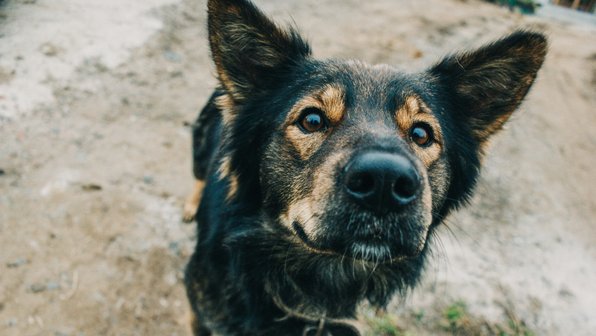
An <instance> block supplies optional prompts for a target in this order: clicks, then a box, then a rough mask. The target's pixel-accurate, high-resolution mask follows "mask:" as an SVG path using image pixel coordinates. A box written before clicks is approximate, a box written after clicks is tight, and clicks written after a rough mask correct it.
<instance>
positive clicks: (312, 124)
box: [298, 107, 327, 133]
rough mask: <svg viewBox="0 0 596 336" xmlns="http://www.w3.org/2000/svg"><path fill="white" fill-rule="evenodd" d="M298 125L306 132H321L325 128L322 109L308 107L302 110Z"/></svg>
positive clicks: (325, 123) (325, 122)
mask: <svg viewBox="0 0 596 336" xmlns="http://www.w3.org/2000/svg"><path fill="white" fill-rule="evenodd" d="M298 125H299V126H300V128H301V129H302V130H303V131H304V132H306V133H314V132H322V131H325V130H326V129H327V120H326V119H325V117H324V116H323V111H321V110H319V109H318V108H314V107H309V108H307V109H305V110H304V111H303V112H302V116H301V117H300V119H299V120H298Z"/></svg>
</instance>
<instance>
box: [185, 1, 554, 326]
mask: <svg viewBox="0 0 596 336" xmlns="http://www.w3.org/2000/svg"><path fill="white" fill-rule="evenodd" d="M209 35H210V42H211V49H212V54H213V58H214V61H215V63H216V66H217V71H218V77H219V80H220V83H221V88H220V89H218V90H216V92H215V93H214V94H213V96H212V97H211V99H210V101H209V102H208V103H207V106H206V107H205V108H204V109H203V111H202V112H201V114H200V115H199V118H198V119H197V123H196V125H195V128H194V132H193V139H194V143H193V148H194V159H195V163H194V164H195V176H196V177H197V179H200V180H205V181H206V186H205V189H204V191H203V198H202V201H201V203H200V206H199V209H198V212H197V217H196V218H197V222H198V242H197V247H196V251H195V253H194V255H193V256H192V258H191V261H190V263H189V265H188V267H187V270H186V286H187V292H188V297H189V300H190V303H191V306H192V310H193V313H194V315H195V317H196V320H197V326H195V333H196V334H201V335H203V334H206V335H208V334H209V333H210V331H215V332H217V333H219V334H225V335H302V334H303V332H304V331H305V330H306V331H308V330H310V332H311V334H313V335H314V334H315V333H316V332H317V331H318V329H319V323H320V321H321V320H323V321H324V325H323V329H324V330H325V332H328V333H329V334H331V335H358V331H357V330H356V329H355V328H353V327H352V326H350V325H349V324H346V323H343V322H342V321H340V320H341V319H350V318H354V317H355V316H354V315H355V312H356V307H357V305H358V303H360V302H362V301H365V300H366V301H368V302H370V303H371V304H372V305H374V306H378V307H384V306H385V305H386V304H387V303H388V302H389V300H390V299H391V298H392V297H393V295H394V294H396V293H404V292H405V291H406V290H407V289H408V288H411V287H413V286H415V285H416V283H417V281H418V279H419V278H420V275H421V273H422V270H423V267H424V263H425V258H426V256H427V254H428V250H429V249H430V248H431V245H430V240H431V238H430V237H432V235H433V231H434V229H435V227H436V226H437V225H439V224H440V223H441V222H442V221H443V220H444V218H445V217H446V216H447V215H448V213H449V212H450V211H452V210H453V209H455V208H457V207H458V206H459V205H460V204H462V202H465V201H466V200H467V199H468V198H469V196H470V194H471V192H472V190H473V187H474V184H475V182H476V179H477V176H478V172H479V169H480V159H481V156H482V154H483V153H482V148H483V145H484V144H485V142H486V141H487V139H488V138H489V137H490V135H492V134H493V133H494V132H495V131H497V130H498V129H499V128H500V127H501V126H502V124H503V123H504V122H505V121H506V120H507V118H508V116H509V115H510V114H511V113H512V112H513V111H514V110H515V108H516V107H517V106H518V105H519V104H520V102H521V101H522V99H523V97H524V96H525V94H526V93H527V91H528V89H529V87H530V86H531V84H532V82H533V80H534V78H535V76H536V72H537V71H538V69H539V68H540V66H541V64H542V61H543V59H544V56H545V53H546V40H545V38H544V37H543V36H542V35H540V34H537V33H531V32H516V33H514V34H512V35H510V36H508V37H506V38H504V39H503V40H500V41H497V42H495V43H493V44H491V45H489V46H487V47H484V48H481V49H479V50H477V51H473V52H469V53H465V54H459V55H454V56H450V57H447V58H445V59H444V60H443V61H442V62H440V63H439V64H437V65H436V66H434V67H432V68H431V69H430V70H428V71H426V72H423V73H419V74H415V75H408V74H402V73H399V72H397V71H395V70H394V69H392V68H390V67H371V66H368V65H365V64H361V63H357V62H343V61H334V60H331V61H318V60H315V59H312V58H311V57H310V48H309V46H308V45H307V44H306V43H305V42H304V41H303V40H302V39H301V38H300V36H299V35H298V34H297V33H296V32H294V31H289V32H288V31H284V30H281V29H279V28H278V27H277V26H275V25H274V24H273V23H272V22H271V21H269V20H268V19H267V18H266V17H265V16H264V15H263V14H262V13H261V12H259V11H258V9H256V8H255V7H254V5H252V4H251V3H249V2H248V1H245V0H219V1H218V0H211V1H209ZM329 85H335V86H338V87H341V88H342V92H343V94H344V103H345V115H344V117H343V119H342V121H341V123H339V124H338V125H335V126H334V128H333V130H332V131H331V132H329V133H328V134H326V135H325V136H326V138H325V141H324V142H323V143H322V144H320V146H319V147H318V149H317V150H315V151H314V152H313V153H312V154H310V156H308V157H306V158H305V157H303V156H301V155H300V153H299V150H297V149H296V148H294V147H292V145H291V144H290V142H291V141H290V140H288V138H287V134H286V133H284V130H285V128H284V127H286V126H284V125H286V124H284V123H285V122H286V118H287V116H288V113H289V111H290V110H291V109H292V108H293V107H294V106H295V105H296V104H297V103H298V102H299V101H300V100H301V99H302V98H303V97H304V96H305V95H308V94H309V92H313V90H315V91H316V90H319V89H320V88H324V87H327V86H329ZM410 96H416V97H419V99H420V100H421V101H422V102H423V103H424V104H425V105H426V106H427V107H428V109H429V110H430V111H432V115H433V118H434V120H436V123H437V126H436V127H440V131H441V133H442V144H441V146H442V147H441V151H440V153H439V154H437V157H436V158H434V161H433V162H432V163H431V164H429V165H428V166H424V165H423V164H422V163H421V162H422V161H421V159H420V158H419V157H418V155H419V154H417V152H416V151H415V150H413V149H412V147H411V144H409V142H408V141H409V140H408V139H405V138H404V137H403V136H400V135H399V133H398V130H397V126H396V125H395V119H394V113H395V111H396V110H397V109H398V108H400V106H402V105H404V104H405V101H406V99H407V98H408V97H410ZM373 124H374V126H373ZM379 125H381V126H379ZM373 127H374V128H375V130H376V131H378V130H379V127H380V129H381V131H387V133H384V134H389V135H383V136H382V137H381V136H378V135H376V134H377V133H375V132H372V130H373ZM370 149H374V150H382V151H387V152H390V153H396V154H399V155H401V156H403V157H406V158H408V159H409V160H411V161H412V162H414V163H415V164H416V167H417V169H418V170H419V171H420V172H421V175H423V176H426V180H425V181H426V182H425V183H427V184H428V187H429V188H430V190H431V192H432V209H426V210H424V209H423V204H422V201H420V202H417V203H415V206H414V205H413V206H412V210H408V211H407V212H406V213H405V214H389V215H387V216H385V217H379V216H376V215H373V214H371V213H369V212H366V211H364V210H362V209H360V208H358V207H356V206H349V205H347V204H348V203H347V202H349V201H348V200H346V199H345V197H344V196H342V194H341V193H339V192H335V191H333V190H335V189H334V188H336V186H337V185H336V184H337V183H338V182H330V183H331V184H330V186H329V188H330V190H332V192H329V194H328V195H327V194H326V195H327V196H328V197H327V198H326V199H327V200H328V204H327V205H326V208H325V209H326V211H325V213H324V214H320V216H319V217H318V218H317V220H318V225H317V228H316V230H317V231H316V235H315V236H314V238H313V234H312V233H310V234H307V233H305V231H304V229H303V225H305V223H298V222H294V223H292V224H293V226H288V225H284V224H282V223H281V220H280V215H283V214H285V213H286V212H287V211H289V210H288V209H289V207H290V206H291V205H293V204H295V203H296V202H297V200H299V199H302V198H303V197H307V196H308V195H309V194H310V193H312V192H313V190H314V189H315V188H316V186H315V185H314V184H313V181H312V180H313V178H311V177H312V176H314V175H316V174H317V173H318V172H319V171H322V170H321V169H322V168H321V167H323V166H324V165H325V163H326V162H328V160H329V157H330V156H331V155H332V154H333V153H337V152H338V151H340V150H343V151H347V152H348V153H349V154H347V155H346V158H345V159H344V161H340V163H338V164H337V167H332V168H333V169H331V170H330V171H329V174H331V175H330V179H331V180H332V181H336V179H337V177H338V176H341V174H342V172H341V168H342V167H343V165H345V160H349V159H350V157H352V156H354V155H356V154H357V153H359V152H362V151H365V150H370ZM222 162H228V165H227V166H225V167H224V166H223V165H222ZM296 185H297V186H299V187H297V188H294V186H296ZM419 203H420V204H419ZM424 211H426V212H428V211H431V214H429V216H432V218H431V221H430V222H429V224H428V225H427V224H424V223H422V221H423V220H422V219H423V218H424ZM370 223H373V224H374V225H377V226H379V225H380V226H381V227H382V228H383V230H382V232H381V233H380V235H381V236H382V237H384V238H383V239H387V240H388V241H395V239H397V238H396V237H401V238H400V239H401V242H399V241H398V242H397V243H395V244H394V245H391V246H392V247H391V249H392V250H391V253H390V254H389V256H391V257H399V258H397V259H391V258H385V257H383V258H385V259H383V258H381V257H380V256H376V257H378V258H377V259H378V260H377V259H374V258H373V259H367V258H368V257H366V256H365V255H364V254H363V255H362V256H360V257H359V256H358V255H357V254H356V255H351V254H349V253H348V252H346V251H347V250H348V247H347V246H351V245H350V244H352V243H353V242H354V241H355V240H357V239H360V238H359V235H361V234H362V236H363V237H367V234H368V233H367V232H368V231H367V230H368V227H369V226H370V225H368V226H367V225H365V224H370ZM427 226H428V227H427ZM309 235H310V236H309ZM404 237H405V239H404ZM420 237H422V238H423V239H424V244H423V246H422V247H421V248H420V250H417V248H418V247H417V245H416V244H415V243H414V242H416V241H417V239H419V238H420ZM404 240H405V241H404ZM327 252H329V253H327ZM371 258H372V257H371ZM313 332H314V333H313Z"/></svg>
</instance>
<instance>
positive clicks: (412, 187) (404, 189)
mask: <svg viewBox="0 0 596 336" xmlns="http://www.w3.org/2000/svg"><path fill="white" fill-rule="evenodd" d="M419 184H420V183H419V182H418V179H417V178H413V177H408V176H401V177H399V178H397V179H396V180H395V182H394V183H393V194H394V195H395V197H397V198H398V199H399V200H401V201H406V202H407V201H410V200H412V199H413V197H414V196H416V193H417V192H418V189H419Z"/></svg>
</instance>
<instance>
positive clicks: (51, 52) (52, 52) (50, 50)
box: [39, 43, 58, 57]
mask: <svg viewBox="0 0 596 336" xmlns="http://www.w3.org/2000/svg"><path fill="white" fill-rule="evenodd" d="M39 51H41V53H42V54H44V55H46V56H49V57H51V56H56V54H58V48H57V47H56V46H55V45H53V44H51V43H44V44H42V45H41V47H39Z"/></svg>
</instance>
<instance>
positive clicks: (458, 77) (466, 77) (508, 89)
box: [430, 31, 547, 144]
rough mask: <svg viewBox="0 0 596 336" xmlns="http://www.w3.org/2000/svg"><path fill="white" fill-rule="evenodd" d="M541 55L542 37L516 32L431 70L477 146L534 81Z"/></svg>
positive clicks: (542, 58) (521, 98) (447, 58)
mask: <svg viewBox="0 0 596 336" xmlns="http://www.w3.org/2000/svg"><path fill="white" fill-rule="evenodd" d="M546 51H547V41H546V38H545V36H544V35H542V34H539V33H534V32H526V31H517V32H515V33H513V34H511V35H509V36H507V37H505V38H503V39H502V40H499V41H497V42H494V43H492V44H489V45H487V46H484V47H482V48H480V49H478V50H476V51H472V52H468V53H463V54H458V55H453V56H449V57H446V58H445V59H443V60H442V61H441V62H440V63H439V64H437V65H436V66H434V67H433V68H431V70H430V73H431V75H432V76H433V77H435V78H436V79H438V81H439V82H440V85H441V87H442V89H443V90H444V92H445V91H446V98H447V99H451V100H452V101H453V102H454V106H453V108H454V109H455V113H456V114H457V115H456V120H457V122H464V123H466V124H467V126H468V127H469V128H470V129H471V131H472V133H473V135H474V137H475V138H476V140H477V141H478V142H479V143H480V144H483V143H484V142H485V141H486V140H487V139H488V138H489V137H490V136H491V135H492V134H494V133H495V132H496V131H498V130H499V129H501V127H502V126H503V124H504V123H505V122H506V121H507V119H509V117H510V116H511V113H513V111H514V110H515V109H516V108H517V107H518V106H519V104H520V103H521V101H522V100H523V98H524V97H525V96H526V94H527V93H528V90H529V89H530V86H532V83H533V82H534V79H535V78H536V73H537V72H538V69H540V66H541V65H542V62H543V61H544V57H545V55H546Z"/></svg>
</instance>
